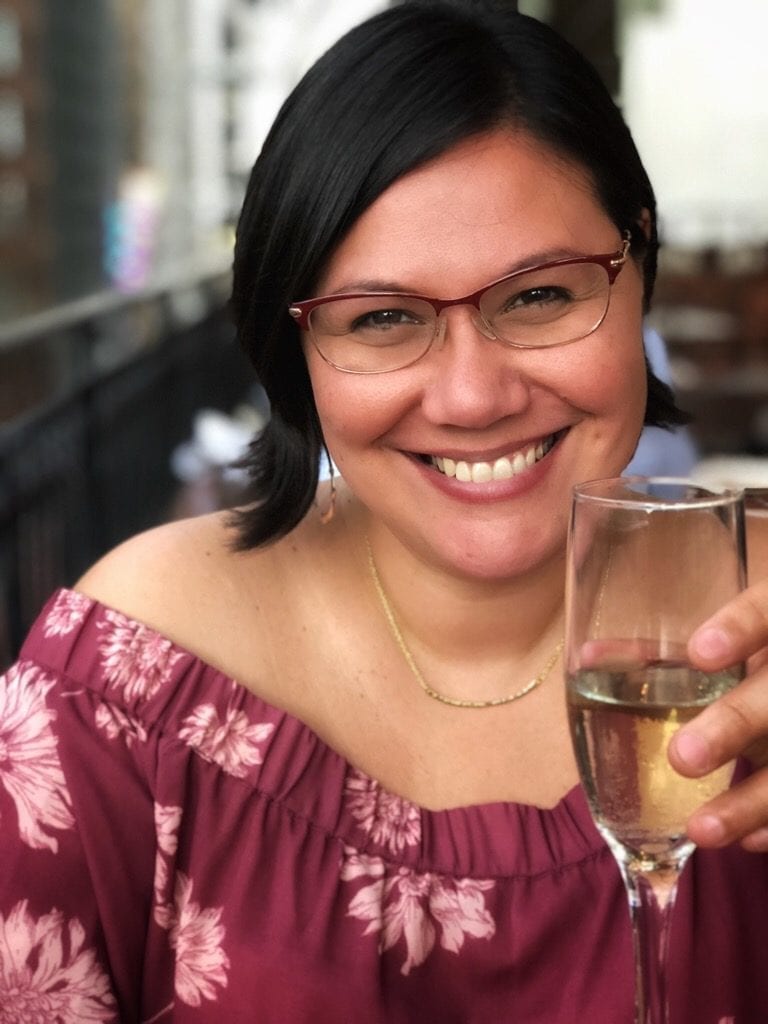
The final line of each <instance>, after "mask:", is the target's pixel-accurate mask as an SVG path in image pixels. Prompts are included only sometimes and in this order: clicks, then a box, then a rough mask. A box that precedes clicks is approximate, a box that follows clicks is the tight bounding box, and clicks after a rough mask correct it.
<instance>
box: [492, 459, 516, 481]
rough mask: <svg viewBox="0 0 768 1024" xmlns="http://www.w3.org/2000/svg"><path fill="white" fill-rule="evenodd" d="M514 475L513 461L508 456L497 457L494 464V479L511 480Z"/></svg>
mask: <svg viewBox="0 0 768 1024" xmlns="http://www.w3.org/2000/svg"><path fill="white" fill-rule="evenodd" d="M511 476H513V473H512V463H511V462H510V461H509V459H508V458H507V457H506V455H505V456H504V457H503V458H501V459H496V461H495V462H494V464H493V479H494V480H509V478H510V477H511Z"/></svg>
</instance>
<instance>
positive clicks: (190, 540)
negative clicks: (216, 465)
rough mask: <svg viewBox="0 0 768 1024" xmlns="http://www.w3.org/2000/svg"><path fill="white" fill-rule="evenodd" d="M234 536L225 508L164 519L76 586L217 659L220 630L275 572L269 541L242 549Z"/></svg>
mask: <svg viewBox="0 0 768 1024" xmlns="http://www.w3.org/2000/svg"><path fill="white" fill-rule="evenodd" d="M233 540H234V533H233V531H232V529H231V528H230V526H229V524H228V518H227V516H226V514H225V513H213V514H211V515H204V516H199V517H195V518H192V519H185V520H180V521H178V522H173V523H168V524H165V525H163V526H158V527H155V528H154V529H151V530H148V531H147V532H145V533H141V534H138V535H137V536H135V537H132V538H131V539H130V540H127V541H125V542H124V543H123V544H120V545H119V546H118V547H116V548H114V549H113V550H112V551H110V552H109V553H108V554H106V555H105V556H104V557H103V558H101V559H100V560H99V561H98V562H97V563H96V564H95V565H94V566H93V567H92V568H90V569H89V570H88V571H87V572H86V573H85V575H84V576H82V578H81V579H80V580H78V582H77V583H76V584H75V589H77V590H79V591H80V592H82V593H84V594H86V595H87V596H88V597H91V598H93V599H94V600H96V601H99V602H101V603H102V604H104V605H107V606H108V607H110V608H115V609H116V610H118V611H121V612H123V613H124V614H126V615H128V616H130V617H131V618H135V619H136V620H137V621H140V622H143V623H145V624H147V625H149V626H151V627H152V628H153V629H156V630H158V631H159V632H161V633H163V634H164V635H166V636H168V637H170V638H171V639H173V640H175V641H176V642H177V643H180V644H182V645H183V646H186V647H188V648H189V649H191V650H193V651H195V652H196V653H199V654H201V655H202V656H205V657H209V658H211V660H214V662H215V661H216V660H220V659H218V658H217V657H216V655H217V646H218V640H217V638H222V639H223V638H224V637H225V636H226V634H227V633H228V632H229V628H230V624H231V625H232V626H234V625H235V623H236V622H237V624H238V625H240V623H239V622H238V619H239V618H240V617H241V616H242V615H243V614H244V609H245V608H249V609H251V610H253V609H254V608H255V607H256V604H255V603H254V602H253V601H252V600H251V595H252V594H253V593H261V594H266V593H268V592H269V589H270V585H271V580H272V579H273V578H274V571H273V568H272V565H273V562H274V556H272V555H271V553H270V551H269V549H265V550H264V551H257V552H254V551H248V552H240V551H236V550H235V549H234V546H233ZM249 625H250V628H251V632H253V630H254V627H255V626H257V617H255V616H251V621H250V623H249Z"/></svg>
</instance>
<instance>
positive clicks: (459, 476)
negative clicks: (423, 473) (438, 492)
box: [424, 430, 565, 484]
mask: <svg viewBox="0 0 768 1024" xmlns="http://www.w3.org/2000/svg"><path fill="white" fill-rule="evenodd" d="M564 433H565V431H562V430H561V431H558V432H557V433H555V434H550V435H549V437H546V438H544V439H543V440H541V441H538V442H537V443H536V444H531V445H528V446H527V447H525V448H520V449H518V450H517V451H514V452H510V454H509V455H502V457H501V458H500V459H495V460H494V461H493V462H467V461H465V460H463V459H461V460H455V459H447V458H443V457H442V456H440V455H430V456H427V457H426V458H425V460H424V461H425V462H427V463H428V464H429V465H431V466H434V467H435V469H437V470H438V471H439V472H440V473H443V474H444V475H445V476H450V477H455V479H456V480H458V481H460V482H461V483H467V484H468V483H473V484H487V483H490V482H491V481H493V480H511V479H512V477H515V476H519V475H520V474H521V473H524V472H525V471H526V470H527V469H530V468H531V466H535V465H536V463H537V462H540V461H541V460H542V459H543V458H544V456H545V455H546V454H547V453H548V452H550V451H551V450H552V448H553V447H554V446H555V444H556V443H557V442H558V441H559V440H560V438H561V437H562V435H563V434H564Z"/></svg>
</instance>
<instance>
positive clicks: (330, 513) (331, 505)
mask: <svg viewBox="0 0 768 1024" xmlns="http://www.w3.org/2000/svg"><path fill="white" fill-rule="evenodd" d="M330 466H331V497H330V500H329V501H328V508H327V509H326V510H325V512H321V513H320V522H321V523H322V525H323V526H327V525H328V523H330V521H331V520H332V519H333V517H334V515H335V513H336V476H335V474H334V472H333V463H332V462H331V463H330Z"/></svg>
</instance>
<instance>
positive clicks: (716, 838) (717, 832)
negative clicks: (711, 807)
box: [695, 814, 725, 846]
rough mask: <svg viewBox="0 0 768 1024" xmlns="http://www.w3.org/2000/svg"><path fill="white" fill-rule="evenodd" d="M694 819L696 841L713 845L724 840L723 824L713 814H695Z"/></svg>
mask: <svg viewBox="0 0 768 1024" xmlns="http://www.w3.org/2000/svg"><path fill="white" fill-rule="evenodd" d="M695 821H696V835H697V842H699V843H703V844H707V845H709V844H710V843H712V845H713V846H714V845H716V844H717V843H722V842H723V841H724V840H725V825H723V823H722V821H721V820H720V818H718V817H716V816H715V815H714V814H702V815H697V816H696V819H695Z"/></svg>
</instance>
